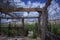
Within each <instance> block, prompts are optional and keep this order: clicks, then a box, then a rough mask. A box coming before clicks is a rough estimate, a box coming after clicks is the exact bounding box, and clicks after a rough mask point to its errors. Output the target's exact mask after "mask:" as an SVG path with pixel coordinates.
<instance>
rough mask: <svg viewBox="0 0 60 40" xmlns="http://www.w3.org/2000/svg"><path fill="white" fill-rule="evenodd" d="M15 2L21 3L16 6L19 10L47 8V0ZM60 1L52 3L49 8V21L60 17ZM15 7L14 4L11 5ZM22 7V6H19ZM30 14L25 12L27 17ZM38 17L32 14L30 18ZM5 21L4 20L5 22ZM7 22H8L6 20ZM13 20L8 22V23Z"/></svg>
mask: <svg viewBox="0 0 60 40" xmlns="http://www.w3.org/2000/svg"><path fill="white" fill-rule="evenodd" d="M14 1H15V2H20V3H17V4H15V6H16V7H17V8H19V7H23V8H43V7H44V6H45V3H46V1H47V0H18V1H17V0H14ZM59 3H60V0H56V1H54V0H53V1H52V2H51V5H50V6H49V7H48V15H49V16H48V17H49V19H56V18H59V17H60V4H59ZM10 5H13V6H14V4H10ZM18 5H20V6H18ZM27 15H28V13H27V12H24V16H27ZM33 15H35V16H36V15H38V13H37V12H30V16H33ZM3 21H4V20H2V22H3ZM5 21H6V20H5ZM9 21H11V20H8V22H9Z"/></svg>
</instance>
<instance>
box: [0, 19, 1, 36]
mask: <svg viewBox="0 0 60 40" xmlns="http://www.w3.org/2000/svg"><path fill="white" fill-rule="evenodd" d="M0 35H1V18H0Z"/></svg>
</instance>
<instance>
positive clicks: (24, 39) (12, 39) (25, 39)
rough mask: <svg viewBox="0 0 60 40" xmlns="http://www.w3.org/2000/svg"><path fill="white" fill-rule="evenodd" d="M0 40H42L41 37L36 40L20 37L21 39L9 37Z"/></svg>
mask: <svg viewBox="0 0 60 40" xmlns="http://www.w3.org/2000/svg"><path fill="white" fill-rule="evenodd" d="M0 40H41V39H40V38H39V37H37V38H36V39H32V38H29V37H22V38H21V37H20V38H17V37H15V38H7V37H0Z"/></svg>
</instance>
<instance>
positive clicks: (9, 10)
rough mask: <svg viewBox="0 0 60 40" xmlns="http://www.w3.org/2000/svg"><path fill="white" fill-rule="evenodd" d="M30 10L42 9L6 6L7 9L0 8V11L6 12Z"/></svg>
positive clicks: (39, 9)
mask: <svg viewBox="0 0 60 40" xmlns="http://www.w3.org/2000/svg"><path fill="white" fill-rule="evenodd" d="M20 11H21V12H24V11H26V12H31V11H40V12H41V11H42V9H41V8H8V9H0V12H3V13H7V12H20Z"/></svg>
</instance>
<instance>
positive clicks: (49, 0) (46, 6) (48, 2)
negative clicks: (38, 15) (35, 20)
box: [45, 0, 52, 9]
mask: <svg viewBox="0 0 60 40" xmlns="http://www.w3.org/2000/svg"><path fill="white" fill-rule="evenodd" d="M51 1H52V0H47V2H46V5H45V8H46V9H47V8H48V6H49V5H50V4H51Z"/></svg>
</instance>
